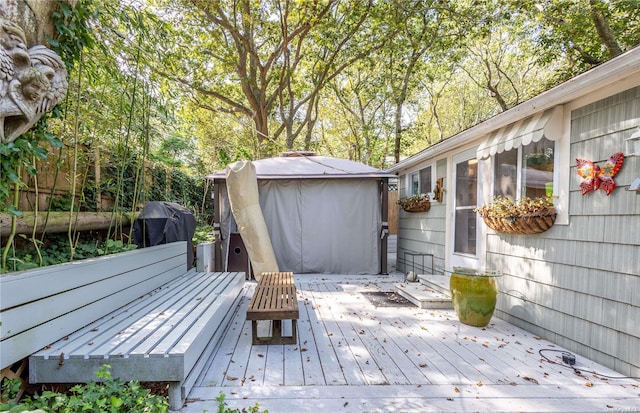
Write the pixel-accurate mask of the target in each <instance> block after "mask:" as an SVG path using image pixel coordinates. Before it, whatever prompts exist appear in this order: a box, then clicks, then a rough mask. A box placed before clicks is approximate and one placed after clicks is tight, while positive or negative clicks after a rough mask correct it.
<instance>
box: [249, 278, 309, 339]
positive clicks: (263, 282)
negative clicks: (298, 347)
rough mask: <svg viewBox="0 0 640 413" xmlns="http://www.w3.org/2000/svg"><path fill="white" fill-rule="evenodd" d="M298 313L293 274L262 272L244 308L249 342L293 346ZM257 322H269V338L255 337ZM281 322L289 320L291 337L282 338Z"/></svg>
mask: <svg viewBox="0 0 640 413" xmlns="http://www.w3.org/2000/svg"><path fill="white" fill-rule="evenodd" d="M299 314H300V313H299V310H298V298H297V295H296V286H295V283H294V280H293V273H291V272H269V273H267V272H265V273H262V277H261V278H260V281H259V282H258V285H257V286H256V289H255V292H254V293H253V297H252V298H251V302H250V303H249V308H248V309H247V320H251V334H252V343H253V344H296V342H297V321H298V317H299ZM260 320H267V321H270V322H271V336H258V321H260ZM283 320H291V329H292V333H291V336H283V335H282V321H283Z"/></svg>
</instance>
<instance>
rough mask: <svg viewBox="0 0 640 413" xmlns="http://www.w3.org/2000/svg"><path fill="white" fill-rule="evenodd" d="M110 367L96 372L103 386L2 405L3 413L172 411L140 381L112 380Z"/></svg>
mask: <svg viewBox="0 0 640 413" xmlns="http://www.w3.org/2000/svg"><path fill="white" fill-rule="evenodd" d="M110 368H111V366H109V365H108V364H105V365H103V366H102V367H101V368H100V370H98V371H97V372H96V377H97V378H98V379H100V380H102V383H95V382H89V383H87V384H82V385H76V386H73V387H72V388H71V389H70V391H69V394H64V393H58V392H52V391H44V392H42V394H40V395H36V396H34V397H33V398H31V397H27V398H25V399H24V400H22V401H20V402H11V403H6V404H2V405H0V411H4V412H6V411H8V412H11V413H13V412H16V413H18V412H24V411H28V410H36V409H42V410H45V411H47V412H61V413H75V412H96V413H98V412H110V413H120V412H122V413H124V412H130V413H138V412H139V413H156V412H167V411H169V403H168V402H167V399H166V398H165V397H162V396H158V395H153V394H151V391H150V390H148V389H145V388H144V387H142V386H141V385H140V383H139V382H137V381H130V382H128V383H124V382H122V381H121V380H120V379H114V378H112V377H111V372H110V371H109V369H110Z"/></svg>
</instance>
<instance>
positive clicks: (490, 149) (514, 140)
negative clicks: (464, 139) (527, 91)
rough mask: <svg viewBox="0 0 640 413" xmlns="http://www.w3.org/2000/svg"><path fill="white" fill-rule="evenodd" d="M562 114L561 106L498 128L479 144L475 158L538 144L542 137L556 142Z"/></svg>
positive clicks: (560, 131)
mask: <svg viewBox="0 0 640 413" xmlns="http://www.w3.org/2000/svg"><path fill="white" fill-rule="evenodd" d="M562 114H563V111H562V106H555V107H553V108H551V109H547V110H545V111H543V112H540V113H537V114H535V115H533V116H531V117H529V118H526V119H523V120H519V121H517V122H515V123H512V124H511V125H508V126H505V127H503V128H500V129H498V130H497V131H495V132H492V133H490V134H489V135H488V136H487V139H486V140H485V141H484V142H482V143H481V144H480V146H479V147H478V151H477V153H476V156H477V157H478V159H484V158H488V157H490V156H493V155H495V154H496V153H501V152H504V151H510V150H511V149H516V148H518V147H520V146H526V145H528V144H530V143H531V142H539V141H540V139H542V138H543V137H545V138H547V139H549V140H552V141H555V140H558V139H560V137H561V136H562Z"/></svg>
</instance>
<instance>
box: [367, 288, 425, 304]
mask: <svg viewBox="0 0 640 413" xmlns="http://www.w3.org/2000/svg"><path fill="white" fill-rule="evenodd" d="M360 294H362V295H363V296H364V297H365V298H366V299H367V300H369V302H370V303H371V304H373V306H374V307H417V306H416V305H415V304H413V303H412V302H411V301H409V300H407V299H406V298H404V297H403V296H401V295H400V294H398V293H396V292H394V291H367V292H361V293H360Z"/></svg>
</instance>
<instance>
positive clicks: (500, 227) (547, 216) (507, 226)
mask: <svg viewBox="0 0 640 413" xmlns="http://www.w3.org/2000/svg"><path fill="white" fill-rule="evenodd" d="M476 212H477V213H478V214H480V216H481V217H482V220H483V221H484V223H485V224H487V226H488V227H489V228H491V229H493V230H494V231H496V232H502V233H505V234H539V233H541V232H544V231H546V230H548V229H549V228H551V227H552V226H553V224H554V222H555V220H556V215H557V214H556V211H555V209H554V207H553V198H552V197H543V198H535V199H531V198H522V199H520V200H518V201H516V202H513V201H511V200H510V199H509V198H506V197H496V198H494V201H493V203H491V204H488V205H483V206H482V207H480V208H477V209H476Z"/></svg>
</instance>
